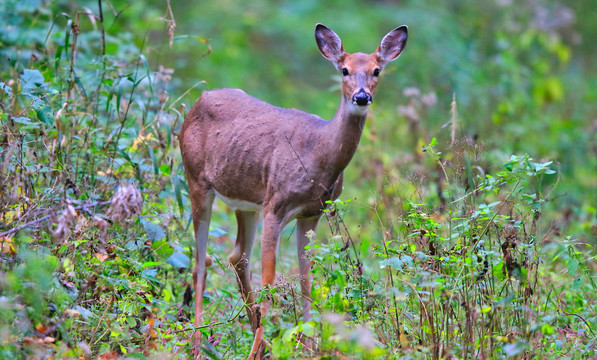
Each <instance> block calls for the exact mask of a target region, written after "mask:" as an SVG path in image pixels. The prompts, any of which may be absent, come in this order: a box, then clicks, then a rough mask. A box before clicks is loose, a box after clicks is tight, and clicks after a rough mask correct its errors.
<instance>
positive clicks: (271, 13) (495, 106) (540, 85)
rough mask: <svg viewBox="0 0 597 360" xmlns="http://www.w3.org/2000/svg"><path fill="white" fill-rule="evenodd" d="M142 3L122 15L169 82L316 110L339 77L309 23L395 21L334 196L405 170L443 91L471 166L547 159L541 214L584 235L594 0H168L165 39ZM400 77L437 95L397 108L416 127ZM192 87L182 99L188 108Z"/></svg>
mask: <svg viewBox="0 0 597 360" xmlns="http://www.w3.org/2000/svg"><path fill="white" fill-rule="evenodd" d="M151 4H152V6H149V7H147V4H143V3H135V4H131V6H132V7H138V9H131V11H127V13H129V14H140V16H142V17H143V18H144V19H145V20H146V21H145V22H139V21H131V25H132V24H134V25H135V26H138V28H137V29H135V31H136V32H137V33H142V32H147V37H146V39H147V40H146V41H147V44H146V45H145V46H146V47H147V48H148V49H151V53H150V55H149V59H150V62H151V63H152V64H153V66H157V65H163V66H165V67H168V68H172V69H174V76H173V77H174V78H175V79H176V81H175V84H176V85H175V86H176V89H177V93H180V92H181V91H182V90H185V89H187V88H189V87H191V86H192V85H193V84H195V83H196V82H197V81H199V80H205V81H206V84H205V86H204V88H210V89H211V88H220V87H238V88H242V89H244V90H245V91H246V92H248V93H249V94H252V95H254V96H256V97H259V98H261V99H263V100H265V101H268V102H270V103H272V104H275V105H279V106H283V107H294V108H299V109H302V110H305V111H308V112H311V113H315V114H318V115H320V116H322V117H323V118H324V119H329V118H331V117H332V115H333V114H334V112H335V110H336V107H337V104H338V101H339V96H340V95H339V91H338V84H339V76H338V74H337V73H336V72H335V69H334V68H333V66H332V65H331V64H330V63H328V62H327V61H326V60H325V59H324V58H322V56H321V55H320V54H319V52H318V51H317V48H316V46H315V42H314V37H313V30H314V26H315V24H316V23H318V22H321V23H324V24H326V25H327V26H329V27H331V28H332V29H333V30H334V31H335V32H336V33H338V34H339V35H340V37H341V38H342V40H343V43H344V46H345V49H346V50H347V51H349V52H356V51H363V52H372V51H374V50H375V48H376V47H377V45H378V44H379V41H380V39H381V37H382V36H383V35H385V34H386V33H387V32H388V31H390V30H391V29H393V28H394V27H396V26H399V25H401V24H406V25H408V26H409V40H408V45H407V48H406V50H405V52H404V53H403V55H402V56H401V57H400V59H398V60H397V61H396V62H394V63H392V64H389V65H388V66H387V67H386V70H384V73H383V76H382V79H381V83H380V85H379V90H378V95H377V96H376V99H375V103H374V104H373V106H372V109H371V116H370V121H369V123H368V124H367V129H366V132H365V134H364V137H363V142H362V144H361V148H360V150H359V151H357V155H356V158H355V159H354V161H353V163H352V164H351V166H349V168H348V170H347V179H346V181H345V184H346V186H345V188H346V190H345V193H344V197H345V198H350V197H352V196H358V197H359V199H360V200H361V201H363V202H367V201H368V200H367V199H368V198H369V197H370V196H371V194H375V193H380V194H383V193H384V187H385V186H387V181H386V180H387V176H388V173H389V172H392V171H394V170H396V169H398V170H399V171H400V172H401V174H402V175H408V173H409V172H412V171H413V170H412V167H413V161H414V162H415V163H416V161H415V160H416V159H417V156H416V153H417V152H418V151H420V149H419V147H420V146H421V145H422V144H427V143H428V142H429V141H430V139H431V138H432V137H436V138H437V139H438V141H439V143H440V144H441V145H442V146H444V145H446V144H447V143H448V142H449V141H451V139H450V138H451V129H450V126H447V125H449V122H450V118H451V115H450V105H451V101H452V98H453V97H455V99H456V102H457V110H458V117H457V120H458V124H457V131H456V138H457V139H465V138H468V139H473V141H474V142H475V144H479V145H480V146H482V147H483V149H484V151H485V152H486V153H487V156H488V158H487V159H488V162H487V164H486V166H485V167H484V168H483V169H482V170H483V172H485V173H492V171H494V170H495V169H492V168H491V165H489V164H490V163H492V162H495V163H497V164H501V163H502V160H507V158H508V157H509V155H510V154H514V153H529V154H530V155H531V156H532V157H534V158H535V160H536V161H548V160H553V161H554V162H556V163H557V166H558V167H559V170H560V171H559V174H560V175H559V176H560V178H559V180H556V179H555V177H554V179H552V180H549V182H551V183H548V184H546V185H551V186H553V185H554V183H555V182H557V187H556V191H554V192H553V193H552V194H551V196H550V198H549V201H550V204H549V209H551V213H550V222H551V223H552V226H554V227H556V228H561V227H564V228H565V229H566V230H567V229H568V227H569V226H572V229H570V231H572V232H573V233H575V234H579V235H580V236H582V237H584V238H593V237H594V236H595V226H596V220H595V216H596V212H595V206H596V205H597V202H596V199H597V132H596V131H597V106H596V104H597V72H596V70H597V66H596V64H595V61H594V59H595V58H597V50H596V47H595V39H597V22H595V21H594V20H595V19H596V18H597V10H596V8H597V7H596V6H595V2H594V1H592V0H585V1H574V2H560V1H524V2H518V1H508V0H496V1H491V0H483V1H466V0H464V1H308V0H307V1H263V0H258V1H251V2H244V1H229V0H226V1H217V2H210V1H204V2H182V1H176V2H173V3H172V11H173V14H174V18H175V20H176V29H175V38H174V45H173V47H172V48H171V49H170V48H169V47H168V45H167V44H168V37H167V34H165V32H164V29H163V27H164V24H163V23H161V22H159V21H156V20H155V19H156V18H158V17H160V16H163V15H164V9H163V7H164V6H163V3H162V2H152V3H151ZM152 9H153V10H152ZM123 15H124V14H123ZM148 29H149V30H148ZM203 40H205V41H206V42H207V44H208V45H206V44H205V43H203V42H202V41H203ZM208 51H211V53H210V54H209V55H208V56H204V55H205V54H206V53H207V52H208ZM406 88H416V89H419V91H420V93H421V94H427V93H435V94H436V96H437V103H436V104H435V105H432V106H429V107H427V108H425V109H417V115H418V117H417V118H416V119H410V120H411V121H414V122H416V128H417V130H418V131H417V133H413V132H412V130H413V126H412V124H410V123H409V119H407V117H406V116H404V115H403V114H404V111H402V112H399V111H398V106H400V105H402V106H407V107H408V105H409V103H410V101H411V98H410V97H409V96H406V95H405V94H404V89H406ZM200 89H201V88H197V89H195V90H193V91H191V93H190V94H189V96H186V97H185V98H184V102H185V103H186V104H187V108H188V106H191V104H192V103H193V102H194V101H195V99H196V98H197V97H198V96H199V94H200ZM407 95H408V94H407ZM482 167H483V166H482ZM384 179H386V180H384Z"/></svg>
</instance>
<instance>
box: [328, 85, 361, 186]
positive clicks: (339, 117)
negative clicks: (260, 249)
mask: <svg viewBox="0 0 597 360" xmlns="http://www.w3.org/2000/svg"><path fill="white" fill-rule="evenodd" d="M366 119H367V109H366V108H365V109H363V108H360V107H357V106H356V105H353V104H352V103H351V102H350V101H349V100H347V99H346V98H345V97H344V96H342V100H341V101H340V106H339V107H338V111H337V112H336V115H334V117H333V118H332V120H330V121H329V123H328V124H327V129H328V130H329V132H328V133H327V134H328V139H329V141H330V143H329V144H330V149H329V152H328V156H329V157H328V159H329V160H330V161H331V162H332V166H333V167H334V169H335V170H336V171H337V175H339V174H340V173H341V172H342V171H343V170H344V169H345V168H346V166H348V163H349V162H350V160H351V159H352V157H353V155H354V153H355V151H356V150H357V146H358V145H359V141H360V140H361V134H362V133H363V128H364V126H365V120H366Z"/></svg>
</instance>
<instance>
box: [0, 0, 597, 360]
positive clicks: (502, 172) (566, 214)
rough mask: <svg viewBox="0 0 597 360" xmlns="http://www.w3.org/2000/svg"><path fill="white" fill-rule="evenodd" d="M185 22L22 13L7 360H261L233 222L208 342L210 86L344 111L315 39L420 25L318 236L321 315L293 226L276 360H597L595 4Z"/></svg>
mask: <svg viewBox="0 0 597 360" xmlns="http://www.w3.org/2000/svg"><path fill="white" fill-rule="evenodd" d="M170 5H171V10H172V11H171V12H170V9H169V8H168V3H165V2H163V1H140V2H128V1H120V0H116V1H111V2H105V1H87V2H76V3H75V2H69V1H64V0H56V1H42V0H29V1H16V0H7V1H3V2H1V3H0V15H1V16H2V19H3V24H4V26H2V27H0V80H1V81H0V122H1V125H0V174H1V175H2V176H1V177H0V208H1V209H2V212H1V213H0V216H1V221H0V339H1V342H0V357H1V358H6V359H23V358H48V357H54V358H75V357H78V358H98V357H103V358H114V357H117V356H122V357H132V358H155V357H159V356H162V355H164V356H165V357H168V358H181V359H185V358H189V357H191V356H194V355H197V351H201V354H202V355H203V356H205V357H208V358H231V359H243V358H245V357H246V354H247V352H248V351H249V349H250V346H251V343H252V332H251V330H250V325H249V324H248V321H247V319H246V317H245V316H244V312H243V309H244V304H243V303H242V300H241V299H240V296H239V295H238V291H237V289H236V286H235V282H234V280H233V277H234V275H233V271H232V270H231V269H230V267H229V265H228V263H227V261H225V260H223V259H225V255H226V254H228V253H230V251H231V248H232V246H233V241H231V240H230V239H229V233H234V225H233V214H232V211H231V210H230V209H227V208H225V207H224V206H223V205H222V204H219V203H218V204H216V206H217V207H218V208H217V209H216V210H215V211H214V212H213V213H214V215H213V218H212V229H211V231H210V237H211V240H210V244H209V252H210V253H211V254H212V255H213V256H214V262H215V265H214V266H213V267H212V269H210V271H209V273H210V275H209V281H208V285H207V289H206V293H205V304H204V308H205V310H206V314H205V315H204V317H205V319H208V321H207V323H208V325H206V326H204V327H202V328H201V329H200V331H202V333H203V334H204V339H205V341H204V344H203V347H202V349H200V350H197V349H192V347H191V345H190V344H191V341H190V339H191V335H192V333H193V331H194V328H193V326H192V320H193V316H194V314H193V303H192V294H191V293H190V288H191V287H192V279H191V273H192V271H191V268H190V266H191V265H192V261H191V259H192V258H193V256H192V254H193V251H194V249H193V247H194V242H193V236H192V228H191V222H190V204H189V201H188V197H187V195H188V188H187V185H186V183H185V180H184V173H183V169H182V165H181V162H180V155H179V149H178V139H177V134H178V130H179V128H180V125H181V123H182V120H183V118H184V116H185V115H186V113H187V112H188V111H189V109H190V104H192V103H193V102H194V101H195V100H196V98H197V97H198V95H199V94H200V92H201V90H203V89H204V88H216V87H241V88H243V89H245V90H246V91H247V92H249V93H251V94H252V95H255V96H258V97H260V98H262V99H264V100H267V101H269V102H271V103H273V104H276V105H280V106H286V107H296V108H301V109H303V110H306V111H309V112H312V113H316V114H320V115H322V117H324V118H329V117H331V116H332V114H333V112H334V111H335V110H336V107H337V98H338V86H337V84H338V83H339V80H338V79H339V77H338V76H337V75H334V73H333V71H334V70H333V69H332V67H330V66H329V64H328V63H327V62H326V61H323V60H322V59H321V56H320V55H319V54H318V52H317V50H316V49H315V45H314V41H313V38H312V36H310V35H309V34H312V31H313V26H314V24H315V23H317V22H322V23H325V24H327V25H329V26H331V27H332V28H333V29H334V30H335V31H336V32H337V33H338V34H339V35H340V36H341V37H342V39H343V40H344V45H345V48H346V49H347V50H348V51H357V50H364V51H371V50H373V49H374V48H375V46H377V44H378V43H379V40H380V36H381V35H383V34H385V33H386V32H387V31H389V30H390V29H392V28H393V27H395V26H397V25H400V24H402V23H406V24H407V25H409V33H410V35H409V36H410V39H409V44H408V47H407V49H406V51H405V52H404V55H402V56H401V58H400V59H399V61H398V62H397V63H396V65H394V64H392V65H391V66H388V68H387V69H385V70H384V74H383V75H382V77H383V79H382V83H381V84H380V89H379V91H378V94H377V95H376V100H375V103H374V104H373V106H372V109H371V116H370V118H369V120H368V123H367V125H366V127H365V131H364V133H363V137H362V141H361V144H360V147H359V150H358V152H357V154H356V156H355V158H354V159H353V161H352V163H351V165H350V166H349V168H348V169H347V170H346V171H345V182H344V183H345V189H344V194H343V197H342V198H341V199H338V200H336V201H334V202H331V203H329V204H328V205H329V210H326V212H325V218H324V219H323V220H322V224H320V227H319V228H320V234H319V236H318V237H317V238H316V237H315V236H314V234H311V244H312V245H311V251H312V261H313V270H312V273H313V276H314V284H313V288H312V298H313V311H312V314H311V315H312V320H310V321H306V322H305V321H302V320H301V318H300V316H299V314H300V310H299V309H301V306H302V305H301V298H300V296H299V293H300V291H299V290H298V281H297V279H296V277H295V276H294V275H292V274H294V273H296V271H295V266H294V264H296V259H295V258H296V255H294V253H295V251H294V245H289V244H288V241H286V239H287V238H288V237H290V235H291V234H290V232H287V233H285V234H284V236H283V238H284V240H283V242H282V244H281V245H280V246H281V251H280V255H279V256H280V258H281V259H280V261H279V264H280V266H279V268H278V271H279V272H280V273H282V274H291V275H287V276H280V277H279V279H278V281H277V283H276V286H275V287H273V288H270V289H257V290H256V291H257V292H258V294H257V295H258V296H257V298H259V301H265V300H268V301H270V300H271V301H273V303H274V305H273V308H272V311H271V314H270V315H271V316H269V318H268V321H267V323H266V324H265V332H266V337H267V339H270V340H271V348H270V349H269V351H270V353H271V354H272V356H273V357H275V358H282V359H291V358H295V359H301V358H321V359H332V358H350V359H352V358H355V359H356V358H363V359H369V358H388V359H393V358H396V359H398V358H400V359H401V358H433V359H440V358H452V357H454V358H479V357H485V358H495V359H500V358H523V357H533V356H534V357H538V358H562V357H568V358H592V357H595V351H596V350H595V349H596V347H597V344H596V343H595V335H596V334H595V330H594V329H597V315H596V314H597V311H596V310H597V309H596V308H595V304H594V298H595V296H596V294H597V286H596V284H595V275H594V274H595V264H596V258H595V250H594V247H595V245H596V243H595V228H596V227H597V210H596V205H595V204H596V203H597V194H596V193H595V191H594V188H595V185H594V184H595V182H596V181H597V173H596V172H595V169H596V168H597V153H596V151H597V149H596V148H595V141H594V139H595V134H596V131H597V128H596V127H595V124H594V121H595V120H594V119H595V118H597V112H596V111H597V110H596V108H595V107H594V104H595V103H596V102H597V87H596V85H597V75H596V72H595V71H596V70H597V68H596V67H595V65H594V61H593V59H594V58H595V56H597V55H596V54H595V49H594V46H592V44H591V42H590V39H593V38H594V37H595V36H592V35H594V34H595V33H596V31H597V30H596V27H595V23H594V21H590V16H585V14H586V13H588V11H590V10H592V9H593V7H594V4H593V3H592V1H590V0H583V1H575V2H574V3H571V4H564V3H563V2H557V1H551V2H543V1H539V2H534V3H528V4H527V3H525V4H522V3H517V2H509V1H472V0H463V1H459V2H442V1H436V0H431V1H425V2H419V1H406V2H402V3H400V4H399V5H396V4H391V3H389V2H365V3H363V2H362V1H355V0H348V1H342V2H337V1H332V2H317V1H300V2H296V1H281V2H272V1H269V0H257V1H251V2H244V1H238V0H231V1H225V2H223V3H222V2H184V1H178V2H174V1H173V2H170ZM100 6H101V8H100ZM373 19H374V20H375V21H373ZM326 90H328V91H326ZM511 154H522V155H511ZM526 154H532V156H531V155H526ZM502 164H503V165H502ZM141 202H142V203H141ZM115 204H116V205H115ZM324 222H326V223H327V224H324ZM290 249H292V250H290ZM258 253H259V248H257V249H255V255H257V254H258ZM255 258H256V259H255V261H254V264H253V265H252V266H253V268H252V270H253V272H254V273H259V272H260V271H261V270H260V266H259V261H258V260H259V259H258V256H255ZM189 300H190V301H189Z"/></svg>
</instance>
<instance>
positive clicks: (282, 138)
mask: <svg viewBox="0 0 597 360" xmlns="http://www.w3.org/2000/svg"><path fill="white" fill-rule="evenodd" d="M315 39H316V41H317V46H318V47H319V51H321V53H322V54H323V56H324V57H325V58H326V59H328V60H330V61H331V62H332V63H333V64H334V66H335V67H336V69H338V71H339V72H340V73H341V74H342V97H341V100H340V106H339V107H338V111H337V112H336V115H335V116H334V117H333V118H332V120H330V121H324V120H322V119H321V118H320V117H318V116H316V115H311V114H308V113H305V112H302V111H299V110H294V109H283V108H279V107H276V106H273V105H270V104H268V103H265V102H263V101H260V100H258V99H256V98H254V97H251V96H249V95H247V94H246V93H244V92H243V91H241V90H237V89H219V90H213V91H206V92H204V93H203V94H202V95H201V98H200V99H199V101H197V103H196V104H195V106H193V108H192V109H191V111H190V112H189V114H188V115H187V117H186V119H185V121H184V123H183V125H182V129H181V132H180V148H181V152H182V159H183V163H184V168H185V172H186V177H187V182H188V185H189V195H190V198H191V204H192V215H193V226H194V229H195V240H196V243H197V249H196V265H195V271H194V281H195V295H196V296H195V325H196V326H199V325H200V324H202V316H203V291H204V288H205V281H206V277H205V271H206V267H208V266H210V265H211V263H212V261H211V257H210V256H209V255H207V253H206V247H207V237H208V231H209V221H210V216H211V208H212V202H213V201H214V198H215V196H218V197H220V198H221V199H222V200H223V201H224V202H225V203H226V204H228V205H230V206H231V207H232V208H234V209H236V219H237V222H238V235H237V237H236V245H235V248H234V251H233V252H232V254H231V255H230V256H229V257H228V259H229V260H230V263H231V264H232V265H233V266H234V268H235V271H236V274H237V279H238V286H239V289H240V292H241V294H242V297H243V299H244V301H245V302H246V304H247V312H248V316H249V319H250V321H251V325H252V327H253V331H254V333H255V340H254V342H253V346H252V348H251V353H250V355H249V359H254V358H259V357H261V356H262V352H263V350H264V346H265V344H264V340H263V325H262V324H263V321H264V319H265V317H266V314H267V310H268V306H269V305H268V302H267V301H265V302H262V303H261V304H260V305H256V304H255V299H254V294H253V292H252V291H251V281H250V280H251V279H250V278H251V271H250V266H249V264H250V260H251V250H252V248H253V240H254V238H255V233H256V229H257V222H258V220H259V212H260V211H262V212H263V234H262V238H261V271H262V275H261V279H262V285H263V286H264V287H267V286H270V285H272V283H273V282H274V277H275V273H276V256H277V252H278V244H279V241H280V232H281V231H282V229H283V228H284V226H285V225H286V224H287V223H288V222H290V221H291V220H293V219H297V226H296V235H297V248H298V260H299V271H300V279H301V281H300V284H301V292H302V296H303V318H304V319H305V320H308V319H309V316H310V314H309V312H310V310H311V302H310V298H311V275H310V269H311V263H310V260H309V259H308V254H307V250H305V246H306V245H308V243H309V240H308V239H307V237H306V235H305V233H306V232H307V231H309V230H313V231H315V228H316V226H317V222H318V221H319V218H320V216H321V214H322V210H323V209H324V207H325V203H326V201H327V200H334V199H336V198H337V197H338V196H339V195H340V192H341V191H342V172H343V171H344V169H345V168H346V166H347V165H348V163H349V162H350V160H351V159H352V156H353V155H354V153H355V151H356V149H357V145H358V143H359V140H360V138H361V133H362V132H363V126H364V125H365V119H366V117H367V109H368V108H369V105H370V104H371V101H372V100H373V95H374V94H375V89H376V87H377V80H378V76H379V73H380V72H381V70H382V69H383V68H384V66H385V65H386V64H387V63H388V62H390V61H392V60H394V59H396V58H397V57H398V56H399V55H400V53H401V52H402V50H404V46H405V45H406V39H407V27H406V26H400V27H398V28H396V29H394V30H392V31H390V32H389V33H388V34H387V35H386V36H385V37H384V38H383V39H382V40H381V44H380V45H379V46H378V48H377V50H376V51H375V52H374V53H372V54H364V53H354V54H349V53H347V52H345V51H344V47H343V46H342V42H341V40H340V38H339V37H338V35H336V34H335V33H334V32H333V31H332V30H330V29H329V28H327V27H326V26H324V25H322V24H317V26H316V27H315ZM199 340H200V332H199V331H197V332H196V333H195V341H199Z"/></svg>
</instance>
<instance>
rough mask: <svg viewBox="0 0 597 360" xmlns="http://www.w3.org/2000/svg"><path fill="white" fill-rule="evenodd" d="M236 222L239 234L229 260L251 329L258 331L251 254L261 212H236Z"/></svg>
mask: <svg viewBox="0 0 597 360" xmlns="http://www.w3.org/2000/svg"><path fill="white" fill-rule="evenodd" d="M236 222H237V224H238V233H237V235H236V245H235V246H234V250H233V251H232V254H230V256H228V260H229V261H230V263H231V264H232V266H233V267H234V271H235V272H236V277H237V278H236V280H237V282H238V289H239V291H240V293H241V295H242V297H243V300H244V302H245V304H246V305H247V315H248V316H249V319H250V320H251V329H252V330H253V332H255V331H256V329H257V326H258V323H257V318H256V316H255V310H256V309H253V306H254V303H255V295H254V294H253V293H252V292H251V268H250V264H251V252H252V250H253V243H254V240H255V234H256V233H257V224H258V222H259V212H257V211H240V210H237V211H236Z"/></svg>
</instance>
